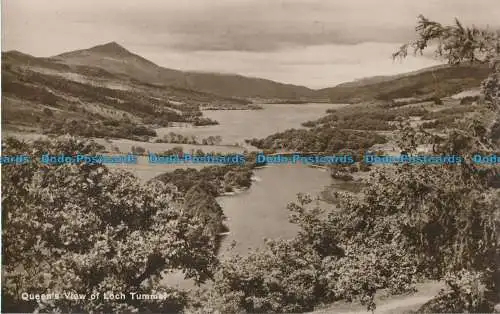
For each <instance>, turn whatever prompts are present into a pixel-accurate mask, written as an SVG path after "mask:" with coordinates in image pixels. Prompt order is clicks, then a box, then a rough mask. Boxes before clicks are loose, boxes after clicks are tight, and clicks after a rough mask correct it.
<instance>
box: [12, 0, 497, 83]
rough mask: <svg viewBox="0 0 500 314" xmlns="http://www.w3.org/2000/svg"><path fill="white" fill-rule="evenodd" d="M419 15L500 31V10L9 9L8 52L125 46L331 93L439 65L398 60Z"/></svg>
mask: <svg viewBox="0 0 500 314" xmlns="http://www.w3.org/2000/svg"><path fill="white" fill-rule="evenodd" d="M419 14H424V15H425V16H427V17H429V18H431V19H435V20H437V21H439V22H441V23H443V24H448V23H452V22H453V19H454V18H455V17H458V18H459V19H460V20H461V21H463V23H464V24H475V25H477V26H485V27H486V26H489V27H492V28H500V0H411V1H410V0H342V1H341V0H2V51H7V50H19V51H21V52H24V53H29V54H31V55H34V56H38V57H48V56H53V55H56V54H59V53H62V52H67V51H71V50H76V49H85V48H90V47H92V46H95V45H99V44H103V43H106V42H111V41H116V42H118V43H119V44H121V45H122V46H124V47H125V48H127V49H129V50H130V51H132V52H134V53H137V54H139V55H141V56H143V57H145V58H147V59H149V60H151V61H153V62H155V63H157V64H158V65H161V66H164V67H168V68H173V69H180V70H195V71H210V72H221V73H238V74H242V75H247V76H254V77H262V78H267V79H272V80H275V81H280V82H284V83H291V84H297V85H304V86H308V87H311V88H323V87H331V86H334V85H337V84H339V83H342V82H346V81H351V80H354V79H358V78H363V77H368V76H375V75H391V74H397V73H404V72H408V71H412V70H417V69H420V68H423V67H427V66H432V65H436V64H439V63H440V61H439V60H435V59H433V56H432V55H431V54H429V55H425V56H423V57H418V58H413V57H411V58H408V59H406V60H404V61H402V62H399V61H396V62H394V61H393V60H392V59H391V53H392V52H394V51H395V50H397V48H398V47H399V46H400V45H401V44H402V43H404V42H406V41H408V40H411V39H413V37H414V27H415V24H416V20H417V16H418V15H419Z"/></svg>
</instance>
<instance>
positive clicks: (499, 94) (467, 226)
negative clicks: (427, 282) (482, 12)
mask: <svg viewBox="0 0 500 314" xmlns="http://www.w3.org/2000/svg"><path fill="white" fill-rule="evenodd" d="M416 31H417V39H416V40H414V41H412V42H410V43H407V44H405V45H403V46H402V47H401V48H400V49H399V51H397V52H396V53H394V55H393V57H394V58H397V57H402V58H404V57H406V56H407V54H408V49H409V48H410V47H411V48H413V49H414V52H415V53H422V51H423V50H424V49H426V48H428V47H429V46H430V44H432V43H437V48H436V51H435V53H436V55H437V56H439V57H442V58H444V59H445V60H446V61H447V62H448V63H449V64H452V65H456V64H460V63H462V62H471V63H489V64H490V66H491V70H492V71H491V74H490V76H489V77H488V78H487V79H486V80H485V81H483V83H482V84H481V88H482V97H481V98H482V99H481V103H482V104H483V105H484V106H485V108H487V109H488V110H487V111H486V113H485V114H482V115H481V114H477V115H476V117H475V118H474V119H470V120H464V121H462V124H461V127H459V128H454V129H450V130H448V132H447V133H448V134H447V136H446V139H445V140H444V141H441V143H435V144H437V145H436V146H437V147H439V149H438V151H439V152H440V153H451V154H462V155H463V156H465V157H470V156H471V154H473V153H477V152H481V153H483V154H487V153H494V152H497V151H498V148H499V142H498V126H499V123H500V31H492V30H489V29H479V28H477V27H474V26H473V27H464V26H463V25H462V24H461V23H460V21H459V20H458V19H456V20H455V25H450V26H443V25H442V24H440V23H437V22H434V21H431V20H429V19H427V18H425V17H424V16H422V15H420V16H419V20H418V24H417V27H416ZM419 133H420V134H424V133H425V132H422V131H420V132H419ZM427 135H428V134H427ZM434 138H435V137H434ZM437 170H438V171H437V172H436V173H429V175H430V177H428V178H426V179H425V180H424V179H423V178H420V179H419V180H417V181H415V182H414V183H415V184H422V185H423V186H425V187H426V189H428V190H429V191H431V193H436V192H438V191H440V188H439V187H438V185H439V186H445V184H446V182H449V184H453V185H457V184H458V185H459V186H461V187H462V188H461V189H458V190H457V189H455V188H454V189H448V190H445V191H441V192H439V193H437V194H435V196H434V197H432V198H431V199H435V200H436V201H439V202H441V203H443V202H444V201H445V200H446V195H447V194H448V195H450V196H451V195H452V194H449V193H453V190H455V192H458V191H460V194H457V195H455V196H452V198H450V199H449V200H448V202H457V203H456V205H454V206H452V207H450V206H449V203H447V204H448V205H447V206H446V207H443V206H440V207H437V209H439V210H438V211H436V212H435V214H434V215H433V216H430V217H435V218H433V219H434V220H436V218H437V220H436V222H438V224H437V225H435V226H434V228H436V227H437V228H438V229H436V231H439V233H440V234H441V236H440V238H441V239H442V240H445V241H451V242H449V243H448V244H447V245H444V246H443V247H442V251H441V253H440V254H442V258H444V260H442V262H441V263H449V264H446V265H447V267H445V268H448V269H446V270H447V271H448V272H450V273H448V274H447V276H449V277H452V278H454V279H453V280H447V283H448V286H449V287H450V288H451V292H450V293H447V294H444V295H440V296H438V297H437V298H436V300H435V304H433V305H431V306H430V309H431V311H432V310H434V311H437V310H439V311H448V312H455V311H457V310H459V311H461V310H466V311H484V310H485V308H488V306H491V304H490V305H488V304H486V305H485V299H489V300H488V301H493V302H498V301H499V300H498V296H499V295H500V268H499V267H500V266H499V265H498V260H499V258H500V251H499V244H500V240H499V233H498V227H499V226H500V221H499V217H500V215H499V212H500V208H499V205H498V204H500V194H499V193H498V190H497V189H495V184H494V182H496V181H498V178H499V175H500V174H499V171H498V169H497V168H491V167H481V166H477V165H473V164H470V163H468V162H465V163H464V164H463V165H462V166H460V167H455V168H452V169H449V168H447V167H441V168H439V169H437ZM451 178H452V179H453V181H450V179H451ZM429 179H431V180H432V181H434V182H435V183H434V184H435V185H434V186H433V187H432V188H431V189H429V186H428V182H429ZM446 193H447V194H446ZM443 196H445V198H443ZM464 196H465V198H464ZM445 204H446V203H445ZM445 204H443V205H445ZM444 222H446V224H445V225H443V223H444ZM450 223H451V224H450ZM450 227H451V229H450ZM431 230H432V229H431ZM429 240H430V239H429ZM436 240H437V238H434V239H433V240H430V241H429V242H428V243H429V244H430V243H431V242H433V243H434V244H433V245H436V244H437V245H439V244H438V243H439V242H441V240H437V241H436ZM443 244H445V242H442V244H441V245H443ZM427 246H428V245H427ZM415 247H417V248H419V247H420V248H423V247H425V246H422V245H417V246H415ZM437 249H438V248H435V249H433V251H434V252H436V253H437V251H435V250H437ZM478 254H479V255H478ZM435 262H437V263H438V264H437V265H439V261H438V260H435ZM435 265H436V264H435ZM442 265H443V266H444V265H445V264H442ZM438 268H442V269H443V270H445V268H443V267H438ZM464 273H465V275H464ZM443 276H444V274H442V273H441V274H440V275H438V277H439V278H443ZM463 277H465V278H469V279H466V280H462V279H460V278H463ZM457 278H458V279H457ZM464 282H466V283H467V284H474V285H476V284H484V285H485V287H486V290H489V292H490V294H489V295H483V294H478V293H476V294H474V293H473V292H472V290H471V289H464V288H463V285H464ZM481 298H483V299H481ZM433 306H434V307H433Z"/></svg>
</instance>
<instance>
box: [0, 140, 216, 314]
mask: <svg viewBox="0 0 500 314" xmlns="http://www.w3.org/2000/svg"><path fill="white" fill-rule="evenodd" d="M2 152H3V153H4V154H7V155H17V154H30V155H34V156H40V155H41V154H42V153H46V152H48V153H52V154H61V153H65V154H68V155H71V154H73V153H75V152H78V153H80V154H86V153H87V154H91V153H93V152H95V148H94V147H93V145H91V144H90V145H89V144H87V143H85V142H82V141H78V140H75V139H73V138H69V139H61V140H57V141H51V142H44V141H41V142H36V143H34V144H26V143H23V142H19V141H17V140H12V139H9V140H7V141H5V142H4V146H3V149H2ZM173 193H174V189H173V188H172V187H171V186H169V185H167V184H164V183H162V182H159V181H152V182H150V183H148V184H145V185H144V184H141V183H139V181H138V179H136V178H135V177H134V176H133V175H131V174H129V173H127V172H122V171H110V170H108V169H107V168H106V167H105V166H102V165H89V164H84V163H82V164H64V165H58V166H53V165H44V164H42V163H41V162H40V161H39V160H38V159H36V158H35V159H34V161H33V162H32V163H29V164H26V165H3V166H2V218H3V227H4V228H3V230H2V238H3V252H2V255H3V256H4V258H3V275H4V276H3V280H4V281H3V283H4V284H3V288H2V299H3V301H4V302H3V306H4V310H6V311H24V312H31V311H33V310H44V311H63V312H73V311H77V312H90V311H98V312H123V311H154V312H172V311H179V310H180V309H182V308H183V306H184V304H185V302H186V297H185V295H184V294H183V293H181V292H178V291H176V290H174V289H168V288H162V287H161V286H160V285H159V280H160V277H161V273H162V272H164V271H172V270H176V269H180V270H182V271H184V272H185V274H186V276H187V277H189V278H194V279H195V280H196V281H198V282H201V281H204V280H206V279H207V278H209V277H210V276H211V267H212V266H213V264H214V263H215V261H216V257H215V255H214V254H215V253H214V249H213V248H214V245H215V244H214V243H213V242H212V241H211V239H210V238H209V237H207V236H206V235H205V234H204V233H203V230H204V226H203V224H202V222H201V221H199V220H198V219H197V218H196V217H194V216H192V215H190V214H188V213H186V212H184V211H183V210H182V209H181V207H180V206H178V205H179V204H176V203H175V202H174V201H173V199H172V195H173ZM22 292H30V293H44V294H48V293H63V292H75V293H81V294H86V295H90V294H91V293H94V292H101V293H106V292H107V293H109V292H114V293H118V292H123V293H125V294H128V293H129V292H138V293H147V294H155V293H165V294H166V295H167V296H168V297H167V298H166V300H134V299H132V298H130V297H127V298H126V299H125V300H119V301H115V300H105V299H102V298H101V299H97V300H94V301H89V300H88V299H87V300H68V299H64V298H63V299H60V300H49V301H45V302H44V301H40V302H36V301H22V300H21V299H20V297H21V293H22Z"/></svg>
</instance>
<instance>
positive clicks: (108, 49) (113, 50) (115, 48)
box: [88, 41, 131, 54]
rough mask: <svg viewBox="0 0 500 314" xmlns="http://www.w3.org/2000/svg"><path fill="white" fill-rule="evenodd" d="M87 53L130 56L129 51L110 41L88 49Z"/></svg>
mask: <svg viewBox="0 0 500 314" xmlns="http://www.w3.org/2000/svg"><path fill="white" fill-rule="evenodd" d="M88 51H92V52H100V53H109V54H131V52H130V51H128V50H127V49H125V48H123V46H121V45H120V44H118V43H117V42H116V41H112V42H109V43H106V44H102V45H98V46H94V47H92V48H89V49H88Z"/></svg>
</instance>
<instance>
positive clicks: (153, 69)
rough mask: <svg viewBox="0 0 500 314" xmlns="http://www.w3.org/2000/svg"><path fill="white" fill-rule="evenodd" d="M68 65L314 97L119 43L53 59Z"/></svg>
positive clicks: (219, 89)
mask: <svg viewBox="0 0 500 314" xmlns="http://www.w3.org/2000/svg"><path fill="white" fill-rule="evenodd" d="M51 59H52V60H54V61H57V62H61V63H65V64H78V65H84V66H92V67H99V68H102V69H104V70H106V71H108V72H110V73H113V74H124V75H127V76H130V77H133V78H135V79H137V80H140V81H143V82H146V83H152V84H162V85H169V86H175V87H180V88H185V89H192V90H197V91H201V92H208V93H213V94H217V95H224V96H230V97H242V98H270V99H272V98H278V99H286V98H290V99H298V98H303V97H313V95H314V91H313V90H311V89H309V88H307V87H304V86H296V85H291V84H282V83H277V82H274V81H271V80H266V79H260V78H250V77H245V76H241V75H232V74H219V73H202V72H185V71H179V70H173V69H167V68H164V67H161V66H158V65H156V64H155V63H153V62H151V61H149V60H146V59H144V58H143V57H141V56H139V55H137V54H134V53H132V52H130V51H128V50H127V49H125V48H123V47H122V46H120V45H119V44H117V43H116V42H111V43H107V44H104V45H100V46H95V47H92V48H89V49H83V50H77V51H72V52H67V53H63V54H60V55H57V56H54V57H52V58H51Z"/></svg>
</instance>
